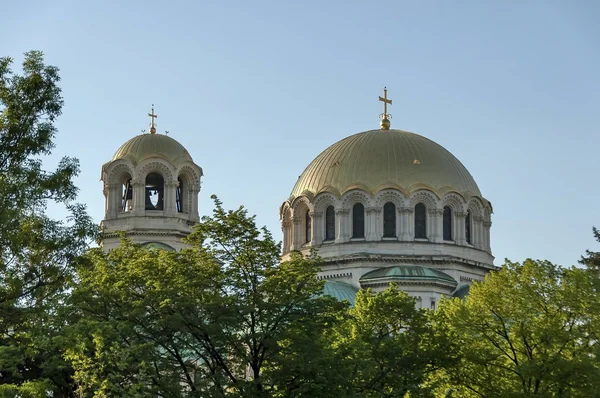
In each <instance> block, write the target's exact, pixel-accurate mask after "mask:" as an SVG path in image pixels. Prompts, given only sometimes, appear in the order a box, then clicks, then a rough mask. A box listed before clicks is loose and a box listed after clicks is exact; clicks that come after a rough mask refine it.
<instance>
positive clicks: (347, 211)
mask: <svg viewBox="0 0 600 398" xmlns="http://www.w3.org/2000/svg"><path fill="white" fill-rule="evenodd" d="M348 214H350V209H335V215H336V216H345V215H348Z"/></svg>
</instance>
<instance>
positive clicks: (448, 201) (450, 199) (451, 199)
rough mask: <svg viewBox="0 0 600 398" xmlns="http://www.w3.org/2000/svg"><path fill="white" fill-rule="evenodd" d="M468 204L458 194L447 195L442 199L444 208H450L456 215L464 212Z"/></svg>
mask: <svg viewBox="0 0 600 398" xmlns="http://www.w3.org/2000/svg"><path fill="white" fill-rule="evenodd" d="M466 204H467V202H466V201H465V199H464V198H463V197H462V196H460V195H458V194H456V193H449V194H446V195H444V197H443V198H442V208H443V207H445V206H448V207H450V209H452V211H453V212H454V213H456V212H464V211H465V206H466Z"/></svg>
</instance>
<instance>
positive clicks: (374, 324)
mask: <svg viewBox="0 0 600 398" xmlns="http://www.w3.org/2000/svg"><path fill="white" fill-rule="evenodd" d="M428 318H429V311H426V310H423V309H417V308H416V302H415V299H414V298H413V297H410V296H408V294H407V293H405V292H403V291H401V290H399V289H398V288H397V287H395V286H390V287H389V288H388V289H387V290H385V291H383V292H380V293H377V294H374V293H373V292H372V291H371V290H362V291H359V292H358V294H357V296H356V304H355V307H354V308H353V309H351V310H350V311H349V316H348V317H347V319H346V322H344V323H343V324H342V325H341V326H340V327H339V328H338V329H337V331H336V334H335V336H333V340H332V342H333V344H334V345H335V346H336V347H337V349H338V350H339V351H340V354H341V355H340V356H341V357H343V358H344V367H345V370H346V372H347V374H348V377H349V381H350V383H351V390H352V396H357V397H405V396H408V395H407V394H412V395H411V396H426V395H427V394H428V387H427V385H426V381H427V378H428V375H429V374H430V373H432V372H434V371H435V370H436V369H438V368H439V367H440V366H441V365H442V364H444V363H446V362H447V361H448V355H447V351H446V350H445V344H446V342H445V340H444V339H443V337H442V336H437V337H438V339H435V338H434V337H435V336H434V333H435V331H434V329H433V328H432V326H431V323H430V321H429V319H428Z"/></svg>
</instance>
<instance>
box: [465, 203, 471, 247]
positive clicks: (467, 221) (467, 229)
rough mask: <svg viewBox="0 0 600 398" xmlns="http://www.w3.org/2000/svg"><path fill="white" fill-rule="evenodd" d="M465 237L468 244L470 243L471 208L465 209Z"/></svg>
mask: <svg viewBox="0 0 600 398" xmlns="http://www.w3.org/2000/svg"><path fill="white" fill-rule="evenodd" d="M465 239H466V240H467V243H468V244H471V210H467V217H466V218H465Z"/></svg>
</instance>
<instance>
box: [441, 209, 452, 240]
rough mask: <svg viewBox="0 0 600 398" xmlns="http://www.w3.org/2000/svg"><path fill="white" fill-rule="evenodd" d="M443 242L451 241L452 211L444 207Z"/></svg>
mask: <svg viewBox="0 0 600 398" xmlns="http://www.w3.org/2000/svg"><path fill="white" fill-rule="evenodd" d="M443 228H444V240H452V209H451V208H450V207H448V206H445V207H444V222H443Z"/></svg>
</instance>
